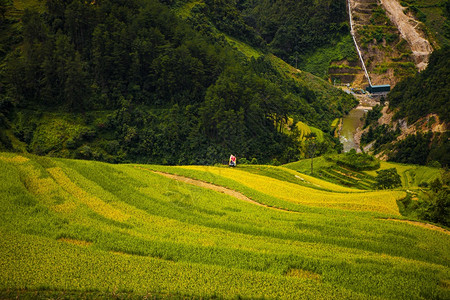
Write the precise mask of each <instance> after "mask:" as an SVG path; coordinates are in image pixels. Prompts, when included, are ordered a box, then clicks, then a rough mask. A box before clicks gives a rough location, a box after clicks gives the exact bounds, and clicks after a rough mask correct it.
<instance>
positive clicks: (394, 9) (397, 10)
mask: <svg viewBox="0 0 450 300" xmlns="http://www.w3.org/2000/svg"><path fill="white" fill-rule="evenodd" d="M380 1H381V4H382V5H383V7H384V9H385V10H386V12H387V15H388V16H389V18H390V19H391V22H392V23H394V24H395V26H397V28H398V30H399V31H400V34H401V36H402V37H403V38H404V39H405V40H406V41H407V42H408V44H409V45H410V47H411V50H412V52H413V56H414V61H415V64H416V66H417V69H419V71H422V70H424V69H425V68H426V67H427V65H428V59H429V56H430V54H431V52H433V47H431V44H430V43H429V42H428V40H426V39H425V38H424V37H423V33H421V32H420V30H419V28H418V26H419V24H420V23H419V22H418V21H417V20H415V19H414V18H413V17H411V16H408V15H406V14H405V13H404V12H403V9H404V7H403V6H401V5H400V3H399V1H398V0H380Z"/></svg>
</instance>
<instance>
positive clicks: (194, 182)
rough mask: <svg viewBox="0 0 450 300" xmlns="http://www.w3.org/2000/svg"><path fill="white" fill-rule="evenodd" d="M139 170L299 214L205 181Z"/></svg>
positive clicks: (259, 204) (252, 202) (255, 203)
mask: <svg viewBox="0 0 450 300" xmlns="http://www.w3.org/2000/svg"><path fill="white" fill-rule="evenodd" d="M138 168H139V167H138ZM139 169H141V170H146V171H149V172H153V173H156V174H159V175H162V176H164V177H167V178H170V179H173V180H177V181H181V182H184V183H187V184H192V185H195V186H198V187H201V188H205V189H210V190H213V191H216V192H219V193H223V194H226V195H229V196H231V197H234V198H237V199H239V200H242V201H245V202H248V203H251V204H254V205H258V206H262V207H266V208H270V209H274V210H278V211H284V212H291V213H299V212H296V211H292V210H288V209H284V208H278V207H273V206H269V205H265V204H262V203H259V202H256V201H255V200H252V199H250V198H248V197H247V196H245V195H244V194H242V193H240V192H238V191H235V190H232V189H229V188H226V187H223V186H219V185H215V184H212V183H208V182H205V181H201V180H197V179H192V178H189V177H185V176H181V175H174V174H170V173H164V172H159V171H154V170H150V169H145V168H139Z"/></svg>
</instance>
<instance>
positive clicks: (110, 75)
mask: <svg viewBox="0 0 450 300" xmlns="http://www.w3.org/2000/svg"><path fill="white" fill-rule="evenodd" d="M161 2H163V3H164V4H162V3H160V2H158V1H155V0H149V1H139V0H126V1H125V0H95V1H91V2H86V1H81V0H72V1H62V0H47V1H45V9H44V10H43V11H36V10H31V9H26V10H25V11H24V12H23V14H22V15H21V16H20V18H15V17H8V10H9V9H12V8H11V7H12V6H11V5H10V3H9V4H8V3H7V1H6V2H5V3H6V4H2V9H3V10H4V11H5V13H4V14H2V23H1V28H0V30H1V32H2V36H5V35H4V34H5V33H6V34H7V36H8V37H9V39H5V40H2V48H1V52H0V55H1V56H0V58H1V60H2V67H1V70H0V91H1V92H0V95H1V97H0V126H1V127H2V128H3V130H1V132H2V133H1V134H0V141H1V146H0V149H2V150H11V149H16V150H17V148H18V147H17V145H15V144H17V142H15V141H14V138H17V139H18V140H19V141H20V143H21V144H20V145H21V147H23V148H24V150H25V151H29V152H32V153H37V154H41V155H55V156H63V157H75V158H84V159H96V160H103V161H109V162H126V161H137V162H146V163H162V164H210V163H216V162H223V161H224V160H226V159H227V157H228V156H229V155H230V153H234V154H236V155H238V156H239V157H247V158H249V159H250V158H253V157H254V158H256V159H257V160H258V161H259V162H262V163H264V162H270V161H272V160H274V159H276V160H278V161H281V162H288V161H293V160H297V159H299V158H300V157H302V155H304V153H301V147H300V143H301V141H300V140H299V139H297V138H296V134H295V128H296V127H295V126H293V128H294V129H293V130H292V132H291V134H289V135H288V134H286V133H283V127H284V126H285V125H284V124H286V123H287V119H288V117H292V118H293V119H294V120H295V121H303V122H306V123H308V124H309V125H311V126H315V127H317V128H320V129H321V130H322V131H324V132H325V140H324V141H323V143H325V144H326V147H319V148H320V149H328V150H331V151H332V150H333V149H335V151H339V149H340V144H339V142H338V141H337V140H336V139H334V138H333V137H332V135H331V134H330V127H329V125H330V123H331V121H332V120H333V119H334V118H337V117H340V116H342V115H343V114H344V113H345V112H346V111H348V110H349V109H350V108H351V107H352V106H353V105H354V104H355V100H354V99H353V98H352V97H350V96H348V95H346V94H344V93H340V92H333V93H334V95H335V96H333V98H331V99H330V98H326V97H323V96H321V95H319V94H318V93H317V91H315V90H312V89H311V88H309V87H308V86H306V85H304V84H301V83H299V82H298V81H295V80H293V79H289V78H287V77H286V76H283V75H282V74H280V72H279V71H278V70H277V69H276V68H275V67H274V66H273V65H272V63H271V61H270V60H269V59H268V58H267V57H266V56H265V55H263V56H261V57H259V58H257V59H255V58H251V59H249V58H246V57H243V56H242V54H240V53H238V52H237V51H235V50H234V49H233V48H232V47H231V46H229V45H228V44H227V43H226V41H225V40H224V39H223V38H220V35H218V34H215V33H213V32H211V31H209V32H208V30H206V29H205V28H209V29H211V28H213V27H205V28H203V27H201V26H200V25H202V23H201V22H200V23H198V24H197V25H198V26H196V25H195V24H193V23H192V22H189V21H188V22H185V21H182V20H181V19H179V18H178V17H177V16H176V15H175V14H174V13H173V12H172V11H171V10H170V9H169V7H168V6H166V5H165V4H169V5H173V4H176V3H170V2H171V1H161ZM172 2H173V1H172ZM222 2H223V1H222ZM222 2H220V1H206V3H207V4H208V9H210V10H211V11H212V12H213V14H212V19H213V20H215V21H214V24H215V26H216V27H217V28H218V29H219V30H222V31H224V32H229V33H230V34H233V35H234V36H235V37H237V38H239V39H241V40H245V41H248V42H249V43H251V44H253V45H257V46H259V47H261V49H264V48H265V47H266V46H265V44H266V43H267V42H269V44H270V45H275V44H276V43H273V41H274V40H278V41H280V38H279V37H277V36H278V35H277V34H276V32H272V31H270V32H269V31H268V33H267V34H260V33H259V32H257V31H256V30H254V29H253V27H250V26H248V25H246V24H247V22H248V20H247V21H246V22H243V23H242V22H241V18H244V17H242V16H241V15H240V14H237V15H235V18H234V17H232V16H233V14H229V13H228V11H227V9H228V6H227V5H226V3H227V2H226V1H225V2H224V3H222ZM325 2H326V1H324V3H325ZM328 2H330V1H328ZM332 2H333V1H331V2H330V3H329V5H328V6H326V8H327V9H328V8H330V7H334V5H332V4H331V3H332ZM342 2H344V1H342ZM221 3H222V4H223V5H221ZM249 3H250V1H249V2H248V3H247V1H238V3H237V4H238V5H237V6H233V7H231V8H230V9H233V8H234V9H235V8H236V7H240V8H241V9H244V8H245V7H247V8H248V9H250V8H252V6H251V5H250V4H249ZM267 3H269V2H267ZM267 5H268V4H267ZM286 5H287V4H286ZM222 8H223V9H224V11H222ZM286 8H289V6H286ZM253 9H256V7H255V6H254V7H253ZM333 9H338V8H333ZM221 13H223V14H225V15H227V16H229V19H227V18H224V17H220V16H221ZM330 13H331V12H330ZM302 17H305V16H302ZM318 20H321V19H320V18H319V19H317V21H318ZM321 22H323V20H321ZM323 23H325V22H323ZM236 24H238V25H239V24H241V25H242V26H243V27H242V28H241V27H239V26H238V25H236ZM203 25H204V23H203ZM199 26H200V27H199ZM311 26H312V25H311ZM269 27H270V26H269ZM202 28H203V29H205V30H202ZM256 28H259V29H258V30H259V31H264V30H266V31H267V29H263V28H262V27H256ZM215 30H216V29H215ZM294 31H295V30H294ZM294 31H293V32H294ZM338 31H339V30H338ZM292 34H293V33H292ZM272 35H273V36H272ZM319 36H320V35H319ZM320 38H323V37H320ZM321 43H322V42H321V41H320V40H317V41H316V40H309V39H308V38H306V36H305V42H304V44H302V43H300V42H299V45H302V46H301V47H309V46H310V45H312V44H317V45H320V44H321ZM269 48H270V49H275V48H276V47H275V46H270V47H269ZM282 48H283V49H284V47H282ZM282 48H279V49H282ZM277 49H278V48H277ZM280 51H281V50H280ZM283 51H284V50H283ZM289 51H291V50H289ZM294 51H296V50H295V49H294ZM281 52H282V51H281ZM281 52H280V53H281ZM266 53H269V52H267V51H266ZM286 53H288V52H286ZM281 54H282V53H281ZM283 55H284V54H282V56H283ZM330 88H331V87H330ZM49 116H52V117H51V118H50V117H49ZM55 120H58V121H55ZM64 132H65V133H64Z"/></svg>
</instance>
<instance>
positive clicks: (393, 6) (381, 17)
mask: <svg viewBox="0 0 450 300" xmlns="http://www.w3.org/2000/svg"><path fill="white" fill-rule="evenodd" d="M348 3H349V5H350V9H351V12H352V15H353V24H354V31H355V35H356V40H357V43H358V45H359V46H360V49H361V52H362V56H363V59H364V61H365V63H366V66H367V69H368V72H369V74H370V78H371V80H372V82H373V84H374V85H377V84H390V85H391V86H394V85H395V84H396V83H397V82H399V81H401V80H402V79H404V78H406V77H408V76H411V75H414V74H415V73H416V71H417V70H418V69H419V70H423V69H424V68H425V67H426V63H427V62H428V56H429V54H430V53H431V51H432V48H431V46H430V44H429V42H428V41H427V40H426V39H425V38H424V34H423V33H422V32H421V31H420V29H419V27H420V26H419V24H420V22H419V21H417V20H415V19H414V16H413V15H411V14H408V15H405V14H404V12H403V10H402V7H401V6H400V4H399V3H398V2H397V1H395V0H386V1H382V2H379V1H377V0H348ZM354 85H356V86H361V87H363V86H365V85H367V80H366V79H365V78H364V74H363V73H362V72H361V73H360V74H359V75H358V76H356V78H355V81H354Z"/></svg>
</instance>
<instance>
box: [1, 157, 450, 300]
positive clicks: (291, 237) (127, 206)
mask: <svg viewBox="0 0 450 300" xmlns="http://www.w3.org/2000/svg"><path fill="white" fill-rule="evenodd" d="M0 168H1V170H2V172H1V173H0V215H1V218H0V298H11V297H16V296H17V295H18V294H20V295H24V297H25V298H26V297H29V298H48V297H63V298H64V297H73V298H79V297H87V298H111V297H116V296H119V297H124V298H142V297H144V296H154V297H162V298H193V297H194V298H195V297H196V298H212V297H216V298H227V299H228V298H230V299H231V298H233V299H236V298H238V297H242V298H262V297H264V298H280V299H284V298H286V299H287V298H289V299H292V298H295V299H324V298H326V299H372V298H373V299H380V298H381V299H419V298H448V297H449V296H450V292H449V290H448V287H446V286H447V283H448V281H449V280H450V268H449V266H450V255H449V253H448V244H449V242H450V236H449V235H448V234H445V233H442V232H438V231H433V230H430V229H426V228H422V227H419V226H413V225H410V224H406V223H401V222H392V221H388V220H386V218H401V217H400V216H398V212H397V213H396V212H394V211H392V212H381V211H379V210H377V209H376V207H377V206H376V205H375V204H377V205H378V206H379V207H382V206H383V205H385V204H386V203H387V202H386V199H388V198H392V199H395V198H397V197H399V196H401V194H403V192H399V191H386V192H382V193H381V192H364V191H360V190H355V189H348V188H345V187H338V186H335V185H333V184H331V183H328V182H324V181H321V180H320V179H317V178H314V177H310V176H308V175H302V174H300V177H302V179H303V180H302V179H299V178H297V177H295V175H297V174H299V173H297V172H295V171H293V170H290V169H286V168H283V167H271V166H245V167H239V166H238V167H237V168H234V169H230V168H223V167H202V166H189V167H167V166H150V165H139V166H138V165H110V164H105V163H98V162H93V161H77V160H67V159H56V158H49V157H37V156H32V155H24V154H21V155H18V154H14V153H0ZM150 169H155V170H160V171H164V172H169V173H179V174H182V175H185V176H189V177H193V178H199V179H202V180H204V181H209V182H213V183H215V184H219V185H222V186H227V187H229V188H232V189H235V190H238V191H240V192H241V193H243V194H245V195H247V196H248V197H250V198H252V199H253V200H255V201H258V202H261V203H267V204H271V205H272V206H279V207H284V208H287V209H291V210H296V211H297V213H294V212H287V211H281V210H274V209H271V208H267V207H261V206H257V205H255V204H252V203H248V202H245V201H242V200H239V199H236V198H234V197H231V196H228V195H226V194H222V193H218V192H215V191H212V190H209V189H205V188H201V187H198V186H194V185H189V184H185V183H182V182H179V181H175V180H172V179H169V178H166V177H164V176H161V175H159V174H156V173H153V172H151V171H150ZM416 176H417V175H416ZM325 189H326V190H325ZM330 189H331V190H334V189H336V191H335V192H330V191H327V190H330ZM307 198H308V199H309V200H308V199H307ZM305 199H306V200H308V201H306V200H305ZM350 199H352V201H353V206H344V207H339V206H336V205H335V206H330V205H329V204H330V203H342V202H343V201H344V202H345V201H347V200H350ZM365 199H367V200H365ZM365 201H366V202H367V203H366V204H369V202H370V203H372V209H369V207H366V206H364V205H363V204H364V202H365ZM56 274H57V275H56ZM398 287H402V288H398Z"/></svg>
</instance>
